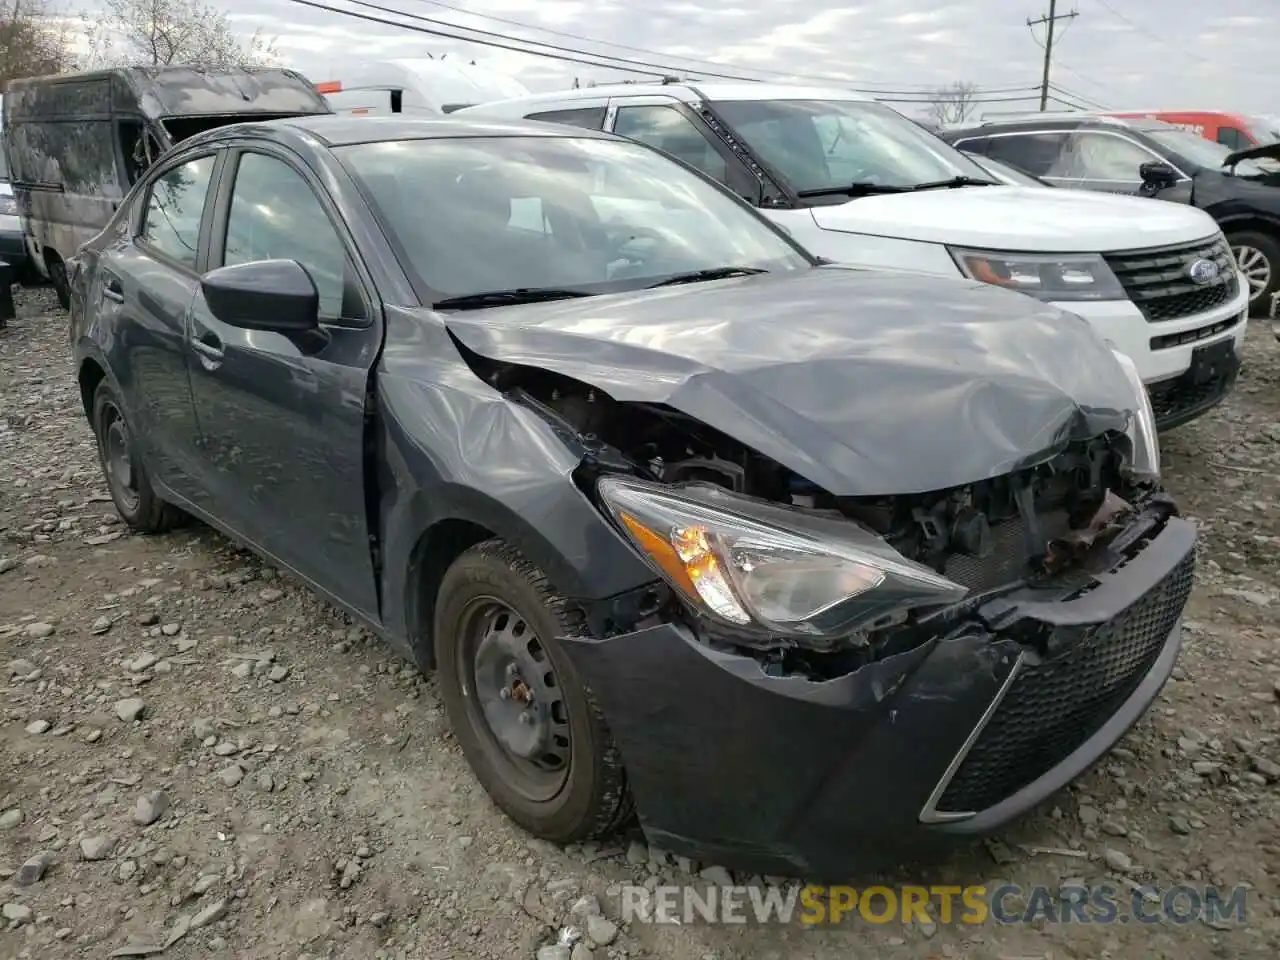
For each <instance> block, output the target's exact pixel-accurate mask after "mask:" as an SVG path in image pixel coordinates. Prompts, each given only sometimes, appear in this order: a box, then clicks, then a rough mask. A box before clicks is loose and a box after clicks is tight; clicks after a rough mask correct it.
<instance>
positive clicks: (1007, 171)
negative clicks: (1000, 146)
mask: <svg viewBox="0 0 1280 960" xmlns="http://www.w3.org/2000/svg"><path fill="white" fill-rule="evenodd" d="M965 156H967V157H968V156H971V155H970V154H968V153H966V154H965ZM972 159H973V162H974V163H976V164H978V165H979V166H981V167H983V168H985V169H986V170H987V172H989V173H990V174H991V175H992V176H993V177H995V178H996V179H997V180H1003V181H1005V182H1006V183H1009V184H1012V185H1013V186H1017V187H1047V186H1048V184H1047V183H1045V182H1044V181H1043V180H1037V179H1036V178H1035V177H1033V176H1031V174H1029V173H1023V172H1022V171H1021V170H1019V169H1017V168H1016V167H1011V166H1009V164H1007V163H1001V162H1000V161H999V160H992V159H991V158H990V157H972Z"/></svg>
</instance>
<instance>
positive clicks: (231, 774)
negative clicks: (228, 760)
mask: <svg viewBox="0 0 1280 960" xmlns="http://www.w3.org/2000/svg"><path fill="white" fill-rule="evenodd" d="M218 779H219V780H221V781H222V784H223V786H227V787H234V786H235V785H236V784H238V783H239V782H240V781H241V780H243V779H244V771H243V770H241V769H240V765H239V764H238V763H233V764H231V765H229V766H226V767H223V768H222V770H220V771H219V772H218Z"/></svg>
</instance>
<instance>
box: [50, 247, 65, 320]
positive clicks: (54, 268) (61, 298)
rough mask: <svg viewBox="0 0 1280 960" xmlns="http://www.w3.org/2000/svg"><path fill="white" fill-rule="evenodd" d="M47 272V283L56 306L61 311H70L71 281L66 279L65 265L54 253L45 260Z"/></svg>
mask: <svg viewBox="0 0 1280 960" xmlns="http://www.w3.org/2000/svg"><path fill="white" fill-rule="evenodd" d="M45 267H46V269H48V271H49V283H50V284H51V285H52V286H53V292H54V294H55V295H56V296H57V298H58V306H60V307H62V309H63V310H67V311H70V310H71V281H70V280H68V279H67V265H66V264H65V263H63V262H62V258H61V257H59V256H58V255H57V254H56V253H51V254H49V256H48V257H47V258H46V260H45Z"/></svg>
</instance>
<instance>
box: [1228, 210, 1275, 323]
mask: <svg viewBox="0 0 1280 960" xmlns="http://www.w3.org/2000/svg"><path fill="white" fill-rule="evenodd" d="M1227 242H1228V243H1229V244H1230V245H1231V252H1232V254H1233V255H1234V256H1235V259H1236V266H1237V267H1238V268H1239V270H1240V272H1241V273H1243V274H1244V276H1245V280H1247V281H1248V283H1249V312H1250V313H1251V314H1255V313H1258V312H1259V310H1263V309H1265V308H1269V307H1270V306H1271V295H1272V294H1273V293H1275V292H1276V290H1277V289H1280V240H1277V239H1276V238H1275V237H1273V236H1271V235H1270V234H1266V233H1255V232H1254V231H1252V230H1246V231H1242V232H1240V233H1233V234H1230V235H1229V236H1228V237H1227Z"/></svg>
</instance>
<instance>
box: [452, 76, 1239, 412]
mask: <svg viewBox="0 0 1280 960" xmlns="http://www.w3.org/2000/svg"><path fill="white" fill-rule="evenodd" d="M458 116H460V117H475V118H489V119H499V120H516V119H529V120H544V121H552V122H557V123H564V124H571V125H574V126H580V127H585V128H587V129H602V128H603V129H608V130H611V131H613V132H614V133H619V134H622V135H624V136H627V137H630V138H632V139H636V140H640V141H642V142H644V143H648V144H649V145H651V146H655V147H657V148H659V149H661V150H663V151H664V152H666V153H667V154H668V155H670V156H672V157H674V158H676V159H678V160H680V161H682V162H684V163H686V164H688V165H690V166H692V167H694V168H696V169H698V170H700V171H702V172H703V173H705V174H707V175H708V176H710V177H712V178H714V179H716V180H718V181H720V182H721V183H724V184H725V185H727V186H728V187H729V188H730V189H731V190H733V191H734V192H735V193H736V194H738V195H739V196H741V197H744V198H746V199H747V200H748V201H750V202H751V203H752V204H753V205H755V206H757V207H759V208H760V209H761V211H762V212H763V213H764V214H765V215H766V216H768V217H770V218H771V219H773V220H774V221H776V222H777V223H779V224H781V225H782V226H784V227H786V229H787V230H788V231H790V232H791V234H792V235H793V236H794V237H796V239H797V240H799V241H800V242H801V243H802V244H804V245H805V246H806V247H808V249H810V250H812V251H813V252H814V253H816V254H819V255H820V256H824V257H828V258H830V259H832V260H837V261H840V262H844V263H851V264H856V265H860V266H872V267H889V268H893V269H905V270H915V271H920V272H925V273H932V274H935V275H939V276H947V277H955V276H968V277H971V278H974V279H978V280H983V281H986V282H990V283H994V284H997V285H1002V286H1007V287H1010V288H1012V289H1017V290H1020V291H1022V292H1025V293H1027V294H1029V295H1031V296H1035V297H1038V298H1040V299H1042V300H1044V301H1046V302H1048V303H1052V304H1055V305H1057V306H1059V307H1062V308H1064V309H1066V310H1070V311H1071V312H1073V313H1077V314H1079V315H1080V316H1082V317H1085V318H1086V319H1087V320H1089V322H1090V323H1092V324H1093V325H1094V327H1095V328H1096V329H1097V330H1098V331H1099V333H1100V334H1101V335H1102V336H1103V337H1104V338H1106V339H1108V340H1110V341H1112V342H1113V343H1115V344H1116V345H1117V346H1118V347H1119V348H1120V349H1121V350H1122V351H1124V352H1125V353H1127V354H1129V356H1131V357H1132V358H1133V359H1134V362H1135V363H1136V364H1137V365H1138V369H1139V370H1140V371H1141V372H1142V379H1143V380H1144V382H1146V383H1147V384H1148V387H1149V389H1150V391H1151V394H1152V401H1153V403H1154V404H1155V409H1156V416H1157V418H1158V420H1159V424H1160V427H1161V429H1169V428H1172V427H1175V426H1177V425H1178V424H1180V423H1186V422H1187V421H1189V420H1192V419H1194V418H1196V417H1198V416H1200V415H1202V414H1203V413H1205V412H1206V411H1207V410H1209V409H1210V408H1212V407H1213V406H1214V405H1215V404H1217V403H1219V402H1220V401H1221V400H1222V399H1223V398H1224V397H1226V396H1227V395H1228V394H1229V393H1230V391H1231V389H1232V388H1233V386H1234V384H1235V379H1236V371H1237V369H1238V367H1239V359H1238V348H1239V345H1240V344H1241V343H1242V342H1243V339H1244V335H1245V329H1246V321H1247V314H1246V307H1247V303H1248V293H1247V291H1246V289H1245V286H1244V284H1243V282H1242V280H1241V277H1240V275H1239V273H1238V272H1237V271H1236V270H1234V269H1233V267H1232V262H1231V255H1230V253H1229V251H1228V249H1227V246H1226V241H1225V240H1224V239H1223V236H1222V233H1221V231H1220V230H1218V229H1217V226H1216V224H1215V223H1214V222H1213V219H1212V218H1211V217H1209V216H1208V215H1207V214H1205V213H1203V212H1202V211H1197V210H1191V209H1187V208H1180V207H1179V206H1178V205H1175V204H1165V205H1153V204H1151V203H1148V202H1144V201H1142V200H1140V199H1138V198H1120V197H1101V196H1095V197H1091V198H1089V199H1084V198H1083V197H1084V195H1081V194H1075V195H1073V196H1059V195H1058V193H1059V192H1058V191H1046V190H1039V189H1036V190H1028V189H1024V188H1019V187H1008V186H1003V185H996V184H997V183H998V182H997V181H996V180H994V179H993V178H992V176H991V175H990V174H989V173H987V172H986V171H985V170H984V169H983V168H982V167H981V166H979V165H978V164H976V163H975V162H974V161H973V160H971V159H969V158H968V157H966V156H965V155H963V154H962V153H960V152H959V151H957V150H955V149H953V148H951V147H950V146H948V144H947V143H945V142H944V141H942V140H940V139H939V138H938V137H937V136H935V135H934V134H932V133H930V132H929V131H928V130H925V129H924V128H923V127H921V126H920V125H919V124H918V123H915V122H913V121H911V120H909V119H907V118H906V117H904V116H903V115H902V114H900V113H898V112H896V111H895V110H893V109H892V108H890V107H888V106H886V105H884V104H880V103H876V102H875V101H872V100H867V99H865V98H860V97H859V96H858V95H857V94H854V93H850V92H849V91H846V90H840V89H825V88H811V87H793V86H787V85H784V84H767V83H739V84H731V83H705V84H702V83H700V84H697V85H689V84H681V83H667V84H618V85H615V86H610V87H592V88H589V89H583V90H566V91H561V92H558V93H550V94H538V95H534V96H529V97H524V98H520V99H515V100H504V101H499V102H495V103H490V104H484V105H481V106H479V107H469V108H466V109H464V110H460V111H458ZM1153 260H1158V261H1159V263H1160V270H1161V273H1159V274H1156V273H1153V272H1152V271H1151V270H1150V269H1148V265H1149V264H1150V263H1151V262H1152V261H1153ZM1201 262H1204V263H1205V264H1206V265H1205V266H1203V267H1198V268H1196V269H1197V271H1198V272H1197V273H1196V277H1197V278H1199V280H1206V278H1208V279H1207V282H1204V283H1201V282H1199V280H1193V279H1192V277H1191V270H1192V268H1193V266H1195V265H1196V264H1199V263H1201ZM1214 268H1216V269H1217V271H1218V273H1217V275H1216V277H1213V278H1209V275H1208V273H1206V272H1205V271H1208V270H1211V269H1214ZM1166 273H1167V274H1168V275H1166Z"/></svg>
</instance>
